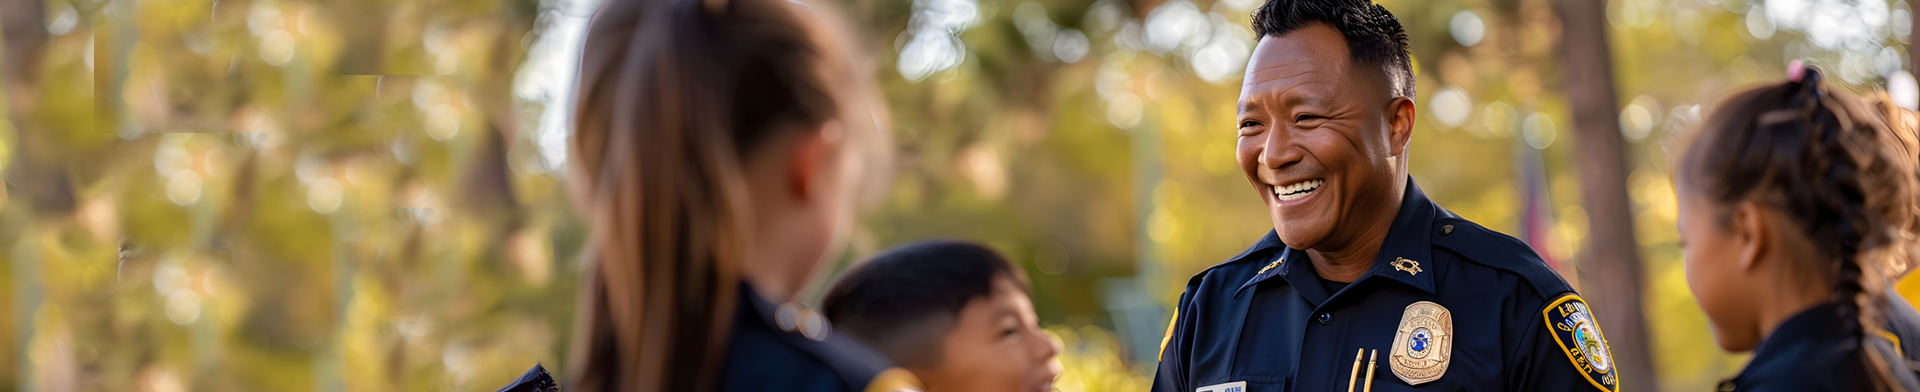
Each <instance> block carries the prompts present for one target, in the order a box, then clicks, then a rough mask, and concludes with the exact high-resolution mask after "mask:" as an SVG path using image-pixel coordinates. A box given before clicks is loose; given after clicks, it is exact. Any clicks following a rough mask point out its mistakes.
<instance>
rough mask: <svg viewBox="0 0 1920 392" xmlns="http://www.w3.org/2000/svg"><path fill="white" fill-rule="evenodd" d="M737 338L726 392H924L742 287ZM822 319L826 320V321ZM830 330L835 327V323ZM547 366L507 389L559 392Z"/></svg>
mask: <svg viewBox="0 0 1920 392" xmlns="http://www.w3.org/2000/svg"><path fill="white" fill-rule="evenodd" d="M735 309H736V310H735V313H734V316H733V332H732V337H731V338H730V339H729V340H728V342H727V357H726V369H725V370H723V371H721V374H720V389H719V390H721V391H729V392H731V391H741V392H764V391H793V392H894V391H915V390H918V389H919V388H920V387H919V383H920V382H919V380H918V379H916V378H914V377H913V376H912V374H911V373H908V372H907V371H906V370H904V369H900V368H896V367H893V361H892V360H889V359H887V357H886V356H884V355H883V354H881V353H880V352H879V351H876V350H874V349H872V348H869V347H867V346H866V345H865V344H863V343H860V342H859V341H856V340H854V339H853V338H852V337H850V336H835V335H833V334H831V333H827V334H823V335H822V336H823V338H822V339H820V340H814V339H812V338H808V337H807V336H805V335H802V334H800V333H799V332H789V331H786V330H783V329H782V328H780V327H779V324H777V323H775V321H774V313H775V312H776V311H777V310H778V309H779V305H775V304H774V303H772V302H768V301H767V300H766V299H763V298H760V295H759V294H758V293H755V292H754V290H753V289H752V288H751V287H749V286H747V285H746V284H744V283H743V284H741V285H740V302H739V303H738V305H736V306H735ZM825 320H826V319H825V318H824V317H822V318H821V319H820V322H822V323H825V322H826V321H825ZM829 328H830V327H829ZM557 390H558V387H557V386H556V385H555V383H554V382H553V378H552V377H551V376H548V375H547V372H546V369H542V368H541V367H540V366H538V365H535V366H534V368H533V370H529V371H528V372H527V374H526V375H525V376H521V378H520V380H516V381H514V383H513V384H510V385H508V386H507V387H506V388H503V389H501V391H502V392H508V391H512V392H522V391H525V392H549V391H557Z"/></svg>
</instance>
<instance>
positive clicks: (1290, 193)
mask: <svg viewBox="0 0 1920 392" xmlns="http://www.w3.org/2000/svg"><path fill="white" fill-rule="evenodd" d="M1326 184H1327V180H1323V179H1318V178H1315V179H1311V180H1306V181H1300V182H1295V183H1292V184H1287V185H1274V186H1272V188H1273V197H1274V198H1276V199H1279V200H1280V201H1281V202H1283V203H1284V202H1289V201H1295V200H1300V199H1304V198H1306V197H1307V196H1308V195H1311V194H1313V192H1314V191H1317V190H1320V186H1322V185H1326Z"/></svg>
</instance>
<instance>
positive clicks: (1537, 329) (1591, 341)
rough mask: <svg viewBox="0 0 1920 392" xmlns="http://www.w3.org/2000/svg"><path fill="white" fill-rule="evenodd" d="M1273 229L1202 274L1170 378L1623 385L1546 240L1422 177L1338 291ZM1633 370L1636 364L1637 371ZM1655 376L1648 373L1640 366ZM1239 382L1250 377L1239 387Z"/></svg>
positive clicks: (1173, 384) (1304, 383)
mask: <svg viewBox="0 0 1920 392" xmlns="http://www.w3.org/2000/svg"><path fill="white" fill-rule="evenodd" d="M1319 279H1320V278H1319V275H1318V274H1317V273H1315V272H1314V268H1313V263H1312V262H1310V261H1307V256H1306V254H1305V253H1304V251H1301V250H1298V249H1291V248H1288V247H1287V245H1286V244H1283V243H1281V241H1280V239H1279V237H1278V236H1277V235H1276V234H1274V233H1272V232H1269V233H1268V234H1267V235H1266V237H1265V238H1261V239H1260V241H1259V242H1258V243H1255V244H1254V245H1253V247H1251V248H1248V249H1247V250H1246V252H1244V253H1241V254H1240V255H1239V256H1235V257H1233V258H1232V259H1228V260H1227V261H1226V262H1224V263H1220V264H1219V265H1216V266H1213V267H1212V268H1208V269H1207V270H1205V271H1202V272H1200V273H1199V274H1198V275H1195V276H1194V277H1193V278H1192V279H1190V280H1188V282H1187V288H1186V292H1184V293H1182V294H1181V295H1180V302H1179V308H1178V310H1177V313H1175V314H1174V320H1173V322H1172V325H1171V326H1170V327H1169V329H1170V330H1169V331H1168V336H1167V338H1166V342H1165V344H1164V346H1163V348H1162V349H1161V353H1160V365H1159V370H1158V372H1157V374H1156V376H1155V377H1154V380H1153V390H1154V391H1156V392H1190V391H1202V392H1251V391H1345V390H1347V389H1346V388H1347V386H1348V384H1349V380H1352V382H1353V383H1354V384H1358V385H1359V386H1356V387H1355V388H1353V390H1354V391H1361V390H1364V388H1366V387H1365V385H1366V383H1367V382H1368V364H1367V362H1368V359H1367V358H1361V359H1360V361H1359V364H1360V365H1359V370H1358V371H1357V372H1356V371H1354V367H1353V366H1354V363H1355V360H1354V357H1355V355H1356V353H1357V352H1360V351H1359V350H1367V351H1368V352H1372V353H1373V354H1372V355H1374V356H1375V357H1374V359H1373V365H1372V366H1373V370H1372V377H1371V382H1372V387H1371V390H1372V391H1409V390H1446V391H1582V390H1585V391H1593V390H1602V391H1618V387H1616V385H1617V384H1618V381H1619V377H1620V375H1619V374H1618V372H1617V371H1616V370H1615V369H1614V366H1613V360H1612V358H1611V356H1610V351H1609V350H1608V349H1607V347H1606V340H1605V338H1604V337H1603V336H1602V334H1601V333H1600V329H1599V326H1598V324H1597V323H1596V322H1594V315H1593V313H1592V311H1591V310H1590V309H1588V308H1587V305H1586V303H1585V301H1583V300H1581V299H1580V297H1579V295H1577V294H1576V293H1574V291H1573V289H1572V288H1571V287H1569V286H1568V285H1567V282H1566V281H1565V280H1563V279H1561V278H1560V276H1559V274H1557V273H1555V272H1554V271H1553V270H1552V269H1550V268H1548V267H1547V265H1546V264H1545V263H1544V262H1542V261H1541V259H1540V257H1539V255H1537V254H1535V253H1534V252H1533V250H1532V248H1529V247H1528V246H1527V245H1526V244H1525V243H1522V242H1520V241H1519V240H1517V239H1514V238H1513V237H1509V236H1506V235H1504V234H1500V233H1498V232H1494V231H1492V230H1488V229H1487V228H1484V227H1481V226H1480V225H1477V224H1474V223H1473V222H1469V221H1467V220H1465V219H1460V217H1458V216H1455V215H1453V213H1451V212H1447V210H1445V209H1442V208H1440V206H1438V205H1435V204H1434V203H1433V202H1432V201H1431V200H1428V199H1427V197H1426V194H1425V193H1422V192H1421V191H1420V188H1419V186H1418V185H1415V184H1414V183H1413V181H1412V179H1408V181H1407V189H1406V192H1405V194H1404V197H1403V198H1402V201H1401V205H1400V210H1399V211H1398V213H1397V214H1396V216H1395V218H1394V221H1393V226H1392V228H1390V229H1389V231H1388V232H1387V238H1386V240H1385V242H1384V243H1382V244H1381V247H1380V253H1379V255H1378V256H1375V258H1374V263H1373V268H1372V269H1371V270H1368V272H1366V274H1364V275H1363V276H1361V277H1360V278H1359V279H1358V280H1355V281H1353V282H1352V283H1348V284H1346V285H1345V286H1344V287H1340V288H1339V291H1338V292H1332V293H1329V292H1327V291H1326V287H1335V286H1338V285H1337V284H1332V285H1328V286H1323V285H1322V284H1321V282H1320V280H1319ZM1627 376H1629V377H1633V376H1635V375H1627ZM1640 377H1645V376H1640ZM1235 388H1238V389H1235Z"/></svg>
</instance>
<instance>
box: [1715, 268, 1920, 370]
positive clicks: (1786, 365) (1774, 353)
mask: <svg viewBox="0 0 1920 392" xmlns="http://www.w3.org/2000/svg"><path fill="white" fill-rule="evenodd" d="M1887 295H1888V297H1889V298H1888V299H1887V305H1888V306H1886V307H1883V308H1882V310H1881V315H1882V316H1883V317H1885V318H1886V320H1887V323H1886V329H1885V330H1882V331H1880V332H1881V333H1876V334H1874V335H1871V336H1867V337H1866V338H1867V339H1868V341H1867V345H1868V346H1869V347H1871V348H1872V349H1874V350H1878V351H1880V353H1881V358H1890V359H1891V360H1888V361H1886V363H1883V364H1880V365H1881V366H1883V367H1884V368H1885V369H1886V371H1887V374H1888V375H1891V376H1893V379H1894V382H1896V383H1898V384H1900V385H1901V386H1902V389H1903V390H1907V391H1916V390H1920V380H1916V378H1920V377H1916V376H1917V375H1916V374H1915V372H1914V369H1913V368H1912V365H1911V364H1910V363H1912V362H1914V361H1920V356H1916V351H1920V350H1915V348H1916V347H1914V346H1915V345H1916V344H1920V314H1916V313H1914V310H1913V306H1912V305H1910V304H1908V303H1907V301H1906V299H1903V298H1900V297H1899V295H1898V294H1894V293H1893V292H1892V290H1891V288H1889V290H1888V293H1887ZM1848 321H1849V320H1843V319H1841V316H1840V312H1839V310H1838V309H1837V306H1835V305H1834V304H1831V303H1829V304H1824V305H1819V306H1815V307H1813V308H1810V309H1807V310H1805V311H1802V312H1800V313H1799V314H1796V315H1794V316H1793V317H1789V318H1787V320H1786V321H1782V322H1781V323H1780V325H1779V326H1778V327H1775V328H1774V329H1773V334H1772V335H1769V336H1768V337H1767V338H1766V340H1764V341H1761V342H1760V345H1759V346H1758V347H1755V348H1754V350H1753V359H1751V360H1749V361H1748V362H1747V366H1746V367H1745V368H1743V369H1741V370H1740V374H1739V375H1737V376H1734V378H1733V379H1731V380H1727V381H1723V382H1721V383H1720V387H1719V388H1718V389H1719V390H1721V391H1742V392H1747V391H1864V390H1869V385H1867V384H1863V383H1862V382H1863V381H1865V380H1868V377H1875V376H1872V375H1871V373H1868V369H1869V368H1868V366H1872V365H1869V364H1867V363H1865V362H1864V360H1863V359H1864V358H1862V357H1861V355H1860V354H1861V353H1860V350H1861V347H1860V336H1858V335H1854V334H1852V333H1850V332H1849V331H1847V329H1846V327H1845V325H1846V323H1847V322H1848Z"/></svg>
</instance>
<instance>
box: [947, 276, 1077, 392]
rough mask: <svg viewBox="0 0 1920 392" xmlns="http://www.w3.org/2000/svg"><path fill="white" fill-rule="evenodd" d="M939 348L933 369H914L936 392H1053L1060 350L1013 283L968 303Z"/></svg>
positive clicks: (1001, 281) (1000, 284)
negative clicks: (937, 360) (939, 355)
mask: <svg viewBox="0 0 1920 392" xmlns="http://www.w3.org/2000/svg"><path fill="white" fill-rule="evenodd" d="M959 316H960V317H958V319H957V320H955V322H954V326H953V330H952V331H951V332H948V333H947V335H946V337H945V338H944V339H942V341H941V343H940V347H941V357H940V360H939V362H938V364H937V365H935V366H934V367H933V368H932V369H911V370H915V373H917V374H918V375H919V376H920V378H921V381H925V382H926V383H927V389H928V390H929V391H933V392H966V391H994V392H998V391H1033V392H1047V391H1051V390H1053V379H1054V378H1055V377H1058V376H1059V375H1060V371H1061V370H1062V369H1061V365H1060V361H1057V360H1055V359H1056V357H1058V356H1059V355H1060V347H1059V346H1058V345H1057V343H1055V342H1054V341H1053V339H1051V338H1048V337H1047V335H1046V334H1045V333H1042V332H1040V322H1039V321H1040V320H1039V318H1038V317H1037V316H1034V313H1033V301H1032V300H1030V299H1028V298H1027V294H1026V293H1023V292H1021V291H1020V288H1019V287H1017V286H1015V285H1014V283H1013V282H1010V281H1007V280H1006V279H995V280H994V283H993V295H992V296H989V297H986V298H978V299H974V300H972V301H968V302H967V306H966V307H965V308H962V309H960V315H959Z"/></svg>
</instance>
